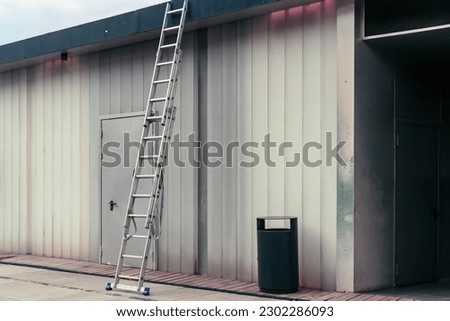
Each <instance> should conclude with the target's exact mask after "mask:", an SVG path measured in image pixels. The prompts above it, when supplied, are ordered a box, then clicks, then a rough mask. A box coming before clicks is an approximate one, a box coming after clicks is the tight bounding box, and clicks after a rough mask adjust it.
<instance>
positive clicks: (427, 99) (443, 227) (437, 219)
mask: <svg viewBox="0 0 450 321" xmlns="http://www.w3.org/2000/svg"><path fill="white" fill-rule="evenodd" d="M395 61H396V62H395V66H396V67H395V223H394V227H395V232H394V243H395V244H394V256H395V257H394V263H395V272H394V284H395V286H402V285H410V284H418V283H425V282H433V281H437V280H439V279H446V278H449V277H450V99H449V98H450V46H449V45H446V44H445V45H444V44H432V45H430V44H427V45H426V46H420V47H417V46H416V47H414V48H408V49H402V50H398V51H397V54H396V60H395Z"/></svg>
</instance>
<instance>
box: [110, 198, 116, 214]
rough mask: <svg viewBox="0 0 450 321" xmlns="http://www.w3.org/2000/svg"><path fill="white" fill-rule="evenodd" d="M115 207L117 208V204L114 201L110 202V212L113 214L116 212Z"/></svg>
mask: <svg viewBox="0 0 450 321" xmlns="http://www.w3.org/2000/svg"><path fill="white" fill-rule="evenodd" d="M114 206H117V203H116V202H114V201H113V200H110V201H109V210H110V211H111V212H112V211H113V210H114Z"/></svg>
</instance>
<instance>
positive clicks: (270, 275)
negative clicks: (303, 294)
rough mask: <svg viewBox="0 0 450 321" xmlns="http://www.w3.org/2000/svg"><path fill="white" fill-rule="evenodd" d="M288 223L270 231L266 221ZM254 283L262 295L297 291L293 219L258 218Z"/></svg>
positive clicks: (295, 243)
mask: <svg viewBox="0 0 450 321" xmlns="http://www.w3.org/2000/svg"><path fill="white" fill-rule="evenodd" d="M273 220H285V221H286V220H288V221H289V223H290V226H289V227H288V228H284V227H283V228H270V227H268V226H267V225H268V224H266V222H267V221H273ZM256 226H257V232H258V233H257V241H258V284H259V288H260V290H261V291H262V292H266V293H278V294H280V293H293V292H297V291H298V273H299V270H298V235H297V233H298V231H297V218H296V217H289V216H282V217H258V218H257V219H256Z"/></svg>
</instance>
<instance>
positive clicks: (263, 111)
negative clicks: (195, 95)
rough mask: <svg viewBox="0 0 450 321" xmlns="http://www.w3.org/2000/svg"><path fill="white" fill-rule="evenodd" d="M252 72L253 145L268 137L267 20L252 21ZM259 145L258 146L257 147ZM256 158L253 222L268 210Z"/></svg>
mask: <svg viewBox="0 0 450 321" xmlns="http://www.w3.org/2000/svg"><path fill="white" fill-rule="evenodd" d="M252 46H253V48H252V50H253V70H252V86H253V87H252V102H253V106H252V113H253V114H252V124H253V126H252V137H253V140H254V141H256V142H258V143H259V142H262V141H264V136H265V135H266V134H267V133H268V111H269V110H268V108H269V106H268V95H267V93H268V90H269V87H268V83H269V81H268V17H267V16H263V17H257V18H255V19H253V44H252ZM260 146H261V145H259V147H260ZM255 152H256V153H257V155H258V157H259V165H258V166H255V167H254V168H253V172H252V186H253V190H252V208H253V215H254V217H253V219H254V220H255V219H256V217H258V216H267V215H268V214H269V209H268V190H269V186H268V181H269V178H268V170H267V167H266V164H265V163H264V151H263V149H262V148H258V149H257V150H256V151H255ZM252 235H253V241H252V244H253V262H254V265H253V281H256V280H257V277H258V268H257V264H256V262H257V258H256V256H257V244H256V232H253V234H252Z"/></svg>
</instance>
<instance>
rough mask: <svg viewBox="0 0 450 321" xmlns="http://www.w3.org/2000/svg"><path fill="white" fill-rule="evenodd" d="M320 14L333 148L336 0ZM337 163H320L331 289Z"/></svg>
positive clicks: (325, 280)
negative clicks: (321, 164) (321, 17)
mask: <svg viewBox="0 0 450 321" xmlns="http://www.w3.org/2000/svg"><path fill="white" fill-rule="evenodd" d="M322 15H323V20H322V37H321V38H322V52H323V54H322V86H323V88H322V115H323V116H322V137H325V135H326V133H327V132H331V133H332V134H333V142H332V146H330V148H333V147H334V146H335V145H336V141H337V137H336V136H337V81H336V80H337V59H336V56H337V51H336V2H335V1H329V2H325V3H324V4H323V11H322ZM323 140H324V139H322V141H323ZM323 143H324V144H325V143H326V142H323ZM325 160H326V159H325ZM325 160H324V161H325ZM336 166H337V165H336V162H335V160H334V161H333V164H331V166H330V165H328V164H325V166H322V239H321V243H322V288H323V289H325V290H331V291H334V290H336V246H337V244H336V224H337V222H336V218H337V212H336V208H337V207H336V206H337V190H336V186H337V168H336Z"/></svg>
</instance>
